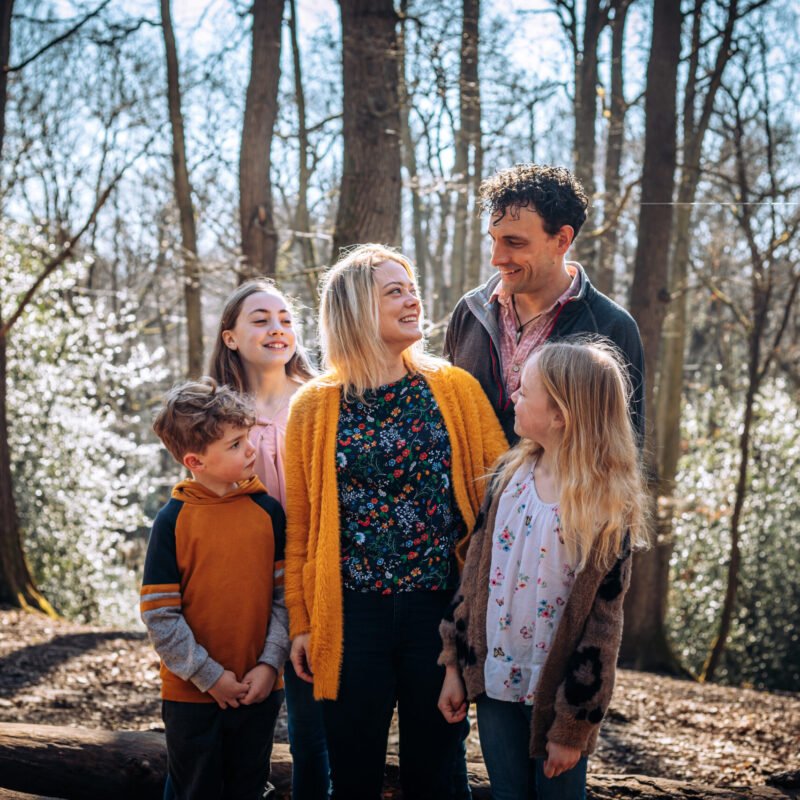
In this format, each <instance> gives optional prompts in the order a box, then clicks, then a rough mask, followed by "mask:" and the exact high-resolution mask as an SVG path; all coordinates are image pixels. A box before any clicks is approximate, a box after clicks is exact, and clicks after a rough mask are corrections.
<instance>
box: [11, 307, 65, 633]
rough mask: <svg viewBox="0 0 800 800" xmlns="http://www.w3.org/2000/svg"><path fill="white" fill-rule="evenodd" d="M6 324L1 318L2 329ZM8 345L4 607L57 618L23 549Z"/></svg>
mask: <svg viewBox="0 0 800 800" xmlns="http://www.w3.org/2000/svg"><path fill="white" fill-rule="evenodd" d="M2 322H3V320H2V317H0V325H2ZM7 343H8V339H7V337H6V335H4V334H2V333H0V605H10V606H15V607H17V608H28V609H34V610H36V611H43V612H44V613H46V614H49V615H50V616H52V617H55V616H56V613H55V611H54V610H53V607H52V606H51V605H50V603H48V602H47V600H46V599H45V598H44V597H43V596H42V595H41V594H40V592H39V591H38V589H37V588H36V586H35V585H34V582H33V578H32V577H31V573H30V570H29V569H28V564H27V562H26V561H25V554H24V552H23V549H22V533H21V531H20V529H19V517H18V516H17V506H16V503H15V502H14V480H13V476H12V474H11V449H10V447H9V445H8V432H9V431H8V398H7V393H6V387H7V386H8V363H7V361H6V346H7Z"/></svg>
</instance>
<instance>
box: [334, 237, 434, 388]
mask: <svg viewBox="0 0 800 800" xmlns="http://www.w3.org/2000/svg"><path fill="white" fill-rule="evenodd" d="M386 261H396V262H397V263H398V264H400V265H401V266H402V267H403V269H405V271H406V273H407V274H408V277H409V278H410V279H411V281H412V283H413V284H414V286H415V288H416V287H417V276H416V271H415V270H414V266H413V264H412V263H411V261H409V260H408V259H407V258H406V257H405V256H404V255H403V254H402V253H400V252H399V251H397V250H395V249H394V248H392V247H386V246H384V245H380V244H362V245H358V247H355V248H353V249H352V250H350V251H349V252H348V253H347V254H346V255H345V256H344V257H343V258H341V259H339V261H337V262H336V264H334V265H333V266H332V267H331V268H330V269H329V270H328V271H327V272H326V273H325V275H324V276H323V278H322V289H321V296H320V311H319V334H320V344H321V346H322V358H323V363H324V365H325V368H326V369H327V370H328V371H329V374H330V377H331V379H332V380H334V381H336V382H338V383H341V384H342V386H343V387H344V392H345V397H346V398H347V399H348V400H352V399H359V400H362V399H363V398H364V392H365V391H366V390H367V389H370V388H375V387H377V386H379V385H380V383H381V380H382V378H381V376H382V375H383V369H384V365H385V363H386V362H387V361H388V360H389V359H390V354H389V351H388V350H387V348H386V345H385V344H384V342H383V340H382V339H381V335H380V312H379V298H378V287H377V285H376V283H375V275H374V273H375V270H376V268H377V267H379V266H380V265H381V264H383V263H385V262H386ZM419 313H420V317H419V324H420V326H422V323H423V308H422V301H421V300H420V307H419ZM403 362H404V363H405V366H406V369H407V370H408V371H409V373H413V372H417V371H418V370H420V369H425V370H428V371H430V370H435V369H439V368H441V367H442V366H443V365H444V364H445V362H444V361H442V360H441V359H438V358H435V357H433V356H431V355H428V354H427V353H426V352H425V343H424V340H422V339H421V340H420V341H418V342H415V343H414V344H412V345H411V346H410V347H408V348H406V349H405V350H404V351H403Z"/></svg>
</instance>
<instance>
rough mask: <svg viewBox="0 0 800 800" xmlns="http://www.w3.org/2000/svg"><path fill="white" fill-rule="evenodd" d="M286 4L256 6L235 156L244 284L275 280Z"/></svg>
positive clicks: (262, 0) (275, 0)
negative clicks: (275, 151) (275, 145)
mask: <svg viewBox="0 0 800 800" xmlns="http://www.w3.org/2000/svg"><path fill="white" fill-rule="evenodd" d="M283 4H284V0H254V2H253V7H252V14H253V41H252V49H251V55H250V81H249V83H248V84H247V96H246V99H245V107H244V122H243V125H242V149H241V152H240V155H239V226H240V229H241V237H242V256H243V263H242V266H241V268H240V271H239V277H240V279H241V280H242V281H244V280H247V279H248V278H253V277H257V276H259V275H274V274H275V267H276V259H277V254H278V234H277V231H276V230H275V220H274V216H273V207H272V183H271V180H270V164H271V149H272V131H273V128H274V127H275V119H276V118H277V116H278V79H279V77H280V67H281V64H280V59H281V20H282V19H283Z"/></svg>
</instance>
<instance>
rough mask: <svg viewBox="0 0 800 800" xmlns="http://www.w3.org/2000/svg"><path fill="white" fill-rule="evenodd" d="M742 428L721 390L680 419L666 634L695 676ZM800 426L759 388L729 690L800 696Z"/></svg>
mask: <svg viewBox="0 0 800 800" xmlns="http://www.w3.org/2000/svg"><path fill="white" fill-rule="evenodd" d="M741 419H742V408H741V405H740V404H739V403H737V400H736V398H735V397H733V398H732V397H731V394H730V393H729V392H728V391H727V390H724V389H721V388H718V389H714V390H711V391H708V392H706V393H703V394H699V395H695V396H694V397H693V398H692V399H691V401H690V402H687V404H686V407H685V412H684V418H683V429H684V437H685V441H686V452H685V455H684V457H683V459H682V461H681V464H680V472H679V475H678V491H677V498H678V504H679V507H678V508H677V509H676V521H675V542H676V544H675V549H674V552H673V559H672V585H671V596H670V611H669V614H668V624H669V627H670V632H671V635H672V639H673V641H674V642H675V643H676V645H677V650H678V653H679V655H680V656H681V658H682V659H683V660H684V663H686V664H687V666H689V668H690V669H692V670H693V671H695V672H699V671H700V669H701V667H702V665H703V661H704V659H705V657H706V655H707V653H708V650H709V648H710V647H711V644H712V642H713V638H714V636H715V635H716V631H717V627H718V624H719V615H720V612H721V605H722V601H723V596H724V593H725V586H726V580H727V568H728V561H729V555H730V518H731V513H732V509H733V502H734V491H735V486H736V481H737V478H738V470H739V464H740V459H741V455H740V452H739V441H738V440H739V435H740V431H741V424H742V422H741ZM799 423H800V420H798V407H797V403H796V401H795V399H794V398H793V397H792V396H791V395H790V393H789V392H788V390H787V388H786V387H785V386H784V385H783V383H782V382H781V381H768V382H766V383H765V384H764V387H763V390H762V392H761V394H760V396H759V397H758V399H757V406H756V409H755V420H754V426H753V434H752V442H751V459H750V469H749V471H748V480H747V499H746V501H745V505H744V509H743V515H742V522H741V555H742V562H741V570H740V584H739V591H738V595H737V605H736V612H735V615H734V620H733V625H732V628H731V634H730V637H729V640H728V645H727V649H726V652H725V655H724V658H723V662H722V665H721V669H720V670H719V672H718V676H717V677H718V679H719V680H720V681H722V682H725V683H729V684H732V685H752V686H756V687H763V688H769V689H788V690H792V691H798V690H800V638H799V636H800V629H799V628H798V621H800V581H798V580H797V570H798V565H800V518H798V515H797V505H798V497H797V475H798V474H800V424H799Z"/></svg>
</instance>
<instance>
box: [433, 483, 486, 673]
mask: <svg viewBox="0 0 800 800" xmlns="http://www.w3.org/2000/svg"><path fill="white" fill-rule="evenodd" d="M491 502H492V495H491V492H487V493H486V496H485V497H484V498H483V504H482V505H481V510H480V511H479V512H478V517H477V519H476V520H475V529H474V530H473V531H472V536H471V537H470V544H469V549H468V550H467V557H466V560H465V562H464V569H463V570H462V572H461V581H460V583H459V586H458V589H457V591H456V593H455V594H454V595H453V600H452V602H451V603H450V605H449V607H448V608H447V611H446V612H445V615H444V618H443V619H442V621H441V623H440V624H439V635H440V636H441V638H442V652H441V653H440V655H439V659H438V663H439V664H441V665H442V666H443V667H450V666H461V667H462V668H463V667H465V666H467V663H468V662H469V661H470V660H474V656H473V658H472V659H471V658H470V656H469V652H470V644H469V641H468V638H467V631H468V629H469V620H470V611H471V609H472V607H473V606H474V604H475V603H476V602H480V601H479V600H478V596H476V595H479V593H478V592H477V588H478V586H480V585H481V576H480V575H479V571H480V561H481V552H482V549H483V544H484V539H485V537H486V536H487V535H488V536H491V535H492V534H491V531H489V533H488V534H487V532H486V515H487V511H488V508H489V506H490V505H491Z"/></svg>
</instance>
